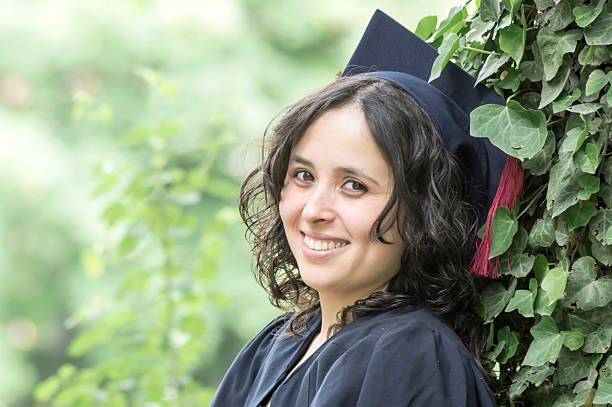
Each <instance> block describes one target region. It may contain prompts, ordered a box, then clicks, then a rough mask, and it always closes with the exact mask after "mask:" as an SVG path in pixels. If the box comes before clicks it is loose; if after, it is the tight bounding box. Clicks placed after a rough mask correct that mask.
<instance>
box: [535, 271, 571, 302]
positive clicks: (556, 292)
mask: <svg viewBox="0 0 612 407" xmlns="http://www.w3.org/2000/svg"><path fill="white" fill-rule="evenodd" d="M568 274H569V273H568V272H567V271H565V270H563V269H561V268H556V267H555V268H554V269H552V270H550V271H549V272H548V274H546V277H544V280H543V281H542V289H544V291H546V294H547V295H548V303H549V304H552V303H553V302H555V301H557V300H558V299H559V298H561V296H562V295H563V293H564V292H565V285H566V284H567V276H568Z"/></svg>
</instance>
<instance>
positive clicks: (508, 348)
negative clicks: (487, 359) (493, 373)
mask: <svg viewBox="0 0 612 407" xmlns="http://www.w3.org/2000/svg"><path fill="white" fill-rule="evenodd" d="M497 341H498V342H502V341H503V342H504V350H503V351H502V352H501V353H500V354H499V356H498V357H497V361H498V362H499V363H501V364H504V363H506V362H508V360H509V359H510V358H511V357H512V356H514V354H515V353H516V349H517V348H518V344H519V341H518V339H517V338H516V336H515V335H514V334H513V333H512V331H510V328H509V327H508V326H504V327H503V328H501V329H499V330H498V331H497Z"/></svg>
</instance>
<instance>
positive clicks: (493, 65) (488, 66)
mask: <svg viewBox="0 0 612 407" xmlns="http://www.w3.org/2000/svg"><path fill="white" fill-rule="evenodd" d="M509 59H510V55H508V54H504V55H502V56H498V55H494V54H490V55H489V56H488V57H487V59H486V60H485V63H484V64H483V65H482V68H480V72H479V73H478V77H477V78H476V83H480V82H482V81H483V80H485V79H487V78H488V77H489V76H491V75H493V74H494V73H495V72H497V71H498V70H499V68H501V67H502V65H504V64H505V63H506V62H508V60H509ZM485 106H486V105H485Z"/></svg>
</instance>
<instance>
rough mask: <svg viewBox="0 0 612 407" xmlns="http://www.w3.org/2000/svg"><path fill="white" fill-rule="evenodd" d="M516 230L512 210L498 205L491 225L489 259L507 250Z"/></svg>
mask: <svg viewBox="0 0 612 407" xmlns="http://www.w3.org/2000/svg"><path fill="white" fill-rule="evenodd" d="M517 230H518V221H517V220H516V216H515V215H514V212H512V211H510V209H508V208H507V207H505V206H500V207H498V208H497V210H496V211H495V218H494V219H493V224H492V225H491V249H490V251H489V259H492V258H494V257H497V256H499V255H500V254H503V253H505V252H506V250H508V248H509V247H510V245H511V244H512V238H513V237H514V235H515V234H516V232H517Z"/></svg>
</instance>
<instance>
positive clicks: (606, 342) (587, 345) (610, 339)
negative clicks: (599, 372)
mask: <svg viewBox="0 0 612 407" xmlns="http://www.w3.org/2000/svg"><path fill="white" fill-rule="evenodd" d="M611 343H612V325H605V324H602V325H600V326H599V328H597V329H596V330H595V331H593V332H591V333H589V334H587V335H586V336H585V337H584V345H583V347H582V350H583V352H587V353H606V352H607V351H608V349H610V344H611Z"/></svg>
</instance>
